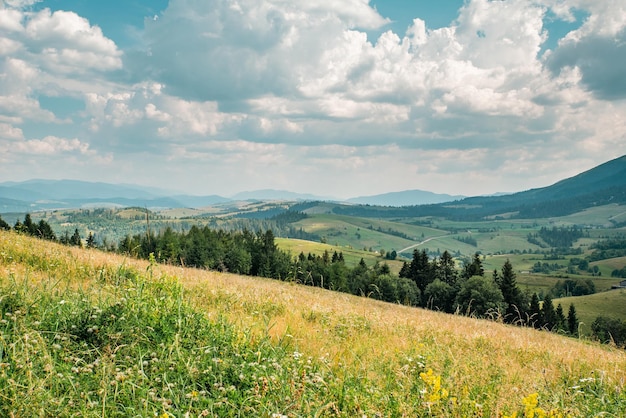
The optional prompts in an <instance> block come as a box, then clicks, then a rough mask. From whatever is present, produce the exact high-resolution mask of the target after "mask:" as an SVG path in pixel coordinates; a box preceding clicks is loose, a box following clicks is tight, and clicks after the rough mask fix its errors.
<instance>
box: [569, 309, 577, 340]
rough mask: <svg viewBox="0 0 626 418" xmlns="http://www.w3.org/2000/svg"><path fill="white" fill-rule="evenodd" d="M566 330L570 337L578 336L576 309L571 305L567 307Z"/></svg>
mask: <svg viewBox="0 0 626 418" xmlns="http://www.w3.org/2000/svg"><path fill="white" fill-rule="evenodd" d="M567 328H568V331H569V333H570V334H571V335H573V336H575V337H577V336H578V317H577V316H576V308H575V307H574V304H573V303H572V304H570V305H569V311H568V313H567Z"/></svg>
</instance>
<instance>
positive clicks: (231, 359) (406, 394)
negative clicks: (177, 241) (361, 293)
mask: <svg viewBox="0 0 626 418" xmlns="http://www.w3.org/2000/svg"><path fill="white" fill-rule="evenodd" d="M0 314H1V315H2V317H1V318H0V387H2V388H3V389H2V392H1V394H0V415H2V416H53V415H57V416H85V417H96V416H98V417H102V416H160V417H183V416H194V417H196V416H233V417H235V416H259V417H298V416H345V417H352V416H366V417H374V416H395V417H402V416H406V417H432V416H446V417H448V416H452V417H471V416H476V417H478V416H493V417H540V416H552V417H559V416H562V417H567V416H571V417H586V416H609V417H610V416H613V417H618V416H621V414H622V413H623V411H624V410H626V393H624V390H625V389H626V388H625V387H624V385H625V381H624V376H625V375H626V351H624V350H618V349H615V348H612V347H610V346H606V345H599V344H597V343H594V342H591V341H587V340H584V339H581V340H579V339H572V338H566V337H563V336H559V335H556V334H553V333H549V332H541V331H536V330H533V329H529V328H519V327H514V326H510V325H504V324H501V323H499V322H498V321H497V320H496V321H487V320H479V319H475V318H467V317H463V316H455V315H446V314H442V313H438V312H433V311H427V310H422V309H417V308H409V307H404V306H399V305H395V304H389V303H382V302H378V301H374V300H370V299H366V298H362V297H355V296H351V295H348V294H343V293H334V292H331V291H327V290H323V289H319V288H312V287H306V286H300V285H297V284H293V283H287V282H279V281H275V280H269V279H260V278H251V277H242V276H237V275H232V274H222V273H216V272H210V271H205V270H196V269H185V268H180V267H172V266H165V265H157V264H156V263H154V262H150V261H138V260H132V259H129V258H126V257H123V256H119V255H114V254H111V253H104V252H100V251H98V250H85V249H79V248H70V247H65V246H61V245H58V244H54V243H49V242H44V241H40V240H36V239H33V238H27V237H24V236H20V235H17V234H15V233H12V232H0ZM495 319H497V318H495Z"/></svg>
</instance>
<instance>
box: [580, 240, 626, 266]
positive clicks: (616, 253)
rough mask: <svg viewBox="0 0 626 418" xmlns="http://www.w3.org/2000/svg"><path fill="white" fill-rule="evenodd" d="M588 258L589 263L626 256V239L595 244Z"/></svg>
mask: <svg viewBox="0 0 626 418" xmlns="http://www.w3.org/2000/svg"><path fill="white" fill-rule="evenodd" d="M592 248H593V249H594V251H593V252H592V253H591V255H590V256H589V257H588V259H589V261H590V262H593V261H598V260H605V259H607V258H616V257H624V256H626V238H615V239H607V240H604V241H600V242H597V243H595V244H594V245H593V246H592Z"/></svg>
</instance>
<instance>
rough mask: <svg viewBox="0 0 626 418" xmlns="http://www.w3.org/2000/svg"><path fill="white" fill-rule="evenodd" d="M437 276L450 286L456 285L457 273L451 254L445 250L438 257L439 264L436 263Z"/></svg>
mask: <svg viewBox="0 0 626 418" xmlns="http://www.w3.org/2000/svg"><path fill="white" fill-rule="evenodd" d="M437 277H438V278H439V279H440V280H441V281H442V282H444V283H447V284H449V285H450V286H456V284H457V277H458V273H457V271H456V266H455V264H454V259H453V258H452V255H450V253H449V252H448V251H447V250H446V251H444V252H443V254H441V257H440V258H439V264H437Z"/></svg>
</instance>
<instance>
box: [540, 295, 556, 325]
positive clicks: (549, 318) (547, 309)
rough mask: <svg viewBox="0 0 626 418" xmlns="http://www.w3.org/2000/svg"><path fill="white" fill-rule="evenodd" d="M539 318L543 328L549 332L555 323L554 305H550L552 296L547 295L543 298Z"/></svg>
mask: <svg viewBox="0 0 626 418" xmlns="http://www.w3.org/2000/svg"><path fill="white" fill-rule="evenodd" d="M541 316H542V318H543V327H544V328H547V329H549V330H551V329H552V328H554V326H555V325H556V323H557V317H556V312H555V311H554V304H553V303H552V296H550V294H547V295H546V297H545V298H543V305H542V306H541Z"/></svg>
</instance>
